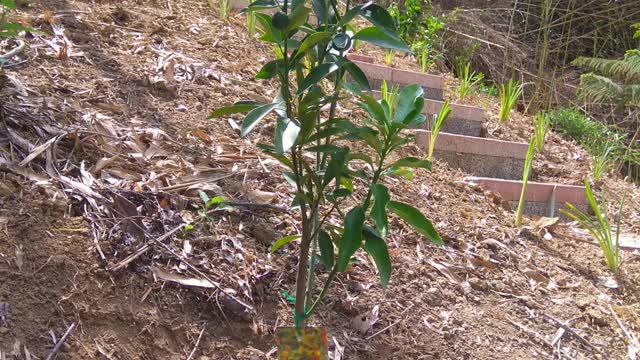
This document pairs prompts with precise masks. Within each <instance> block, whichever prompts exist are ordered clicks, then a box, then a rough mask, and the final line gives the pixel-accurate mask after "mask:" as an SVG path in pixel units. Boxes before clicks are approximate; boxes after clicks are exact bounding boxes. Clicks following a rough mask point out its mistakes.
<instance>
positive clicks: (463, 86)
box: [458, 62, 484, 100]
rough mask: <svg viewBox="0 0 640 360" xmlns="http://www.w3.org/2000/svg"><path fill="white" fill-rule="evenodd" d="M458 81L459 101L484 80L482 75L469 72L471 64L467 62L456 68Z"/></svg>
mask: <svg viewBox="0 0 640 360" xmlns="http://www.w3.org/2000/svg"><path fill="white" fill-rule="evenodd" d="M458 69H459V70H458V79H460V91H459V95H460V100H464V99H465V98H466V97H467V95H469V93H470V92H471V91H473V90H475V89H476V87H477V86H478V84H479V83H481V82H482V81H483V80H484V74H483V73H476V72H475V71H473V72H472V71H471V64H469V63H468V62H467V63H466V64H464V65H462V66H460V67H459V68H458Z"/></svg>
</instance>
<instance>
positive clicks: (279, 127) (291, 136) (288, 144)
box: [274, 117, 300, 155]
mask: <svg viewBox="0 0 640 360" xmlns="http://www.w3.org/2000/svg"><path fill="white" fill-rule="evenodd" d="M298 133H300V126H298V124H296V123H294V122H293V121H291V120H290V119H287V118H283V117H278V119H277V121H276V134H275V139H274V142H275V148H276V154H278V155H282V154H284V153H285V152H287V151H289V149H291V148H292V147H293V145H294V144H295V143H296V140H297V139H298Z"/></svg>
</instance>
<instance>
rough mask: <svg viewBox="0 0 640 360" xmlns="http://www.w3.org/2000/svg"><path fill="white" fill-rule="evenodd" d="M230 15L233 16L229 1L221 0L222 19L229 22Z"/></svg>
mask: <svg viewBox="0 0 640 360" xmlns="http://www.w3.org/2000/svg"><path fill="white" fill-rule="evenodd" d="M229 14H231V4H230V3H229V0H220V18H221V19H222V20H227V19H229Z"/></svg>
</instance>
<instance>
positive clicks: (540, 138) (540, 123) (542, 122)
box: [533, 112, 549, 152]
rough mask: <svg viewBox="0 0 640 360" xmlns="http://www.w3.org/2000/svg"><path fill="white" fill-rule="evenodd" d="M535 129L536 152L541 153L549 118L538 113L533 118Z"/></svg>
mask: <svg viewBox="0 0 640 360" xmlns="http://www.w3.org/2000/svg"><path fill="white" fill-rule="evenodd" d="M533 125H534V127H535V142H536V150H537V151H539V152H542V151H543V150H544V142H545V139H546V137H547V133H548V132H549V118H548V117H547V116H545V114H544V113H541V112H540V113H538V114H536V116H535V117H534V118H533Z"/></svg>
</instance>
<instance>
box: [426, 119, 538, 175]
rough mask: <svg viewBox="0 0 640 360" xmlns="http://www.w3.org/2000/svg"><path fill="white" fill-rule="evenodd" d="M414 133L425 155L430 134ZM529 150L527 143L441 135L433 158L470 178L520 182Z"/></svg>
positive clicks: (429, 132) (428, 132) (427, 132)
mask: <svg viewBox="0 0 640 360" xmlns="http://www.w3.org/2000/svg"><path fill="white" fill-rule="evenodd" d="M414 131H415V134H416V144H417V145H418V146H419V147H421V148H422V149H424V150H425V151H428V150H429V142H430V137H431V131H428V130H414ZM528 147H529V145H528V144H526V143H517V142H511V141H503V140H496V139H486V138H480V137H473V136H464V135H454V134H447V133H440V135H439V136H438V139H437V141H436V150H435V153H434V156H435V158H436V159H440V160H442V161H445V162H446V163H447V164H449V166H451V167H453V168H458V169H460V170H462V171H464V172H466V173H468V174H471V175H475V176H481V177H489V178H497V179H508V180H520V179H522V171H523V170H524V160H525V158H526V157H527V149H528Z"/></svg>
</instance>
